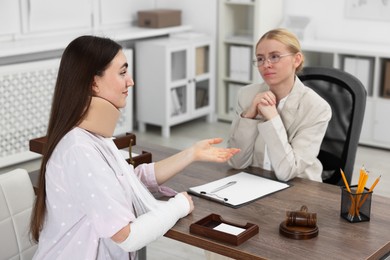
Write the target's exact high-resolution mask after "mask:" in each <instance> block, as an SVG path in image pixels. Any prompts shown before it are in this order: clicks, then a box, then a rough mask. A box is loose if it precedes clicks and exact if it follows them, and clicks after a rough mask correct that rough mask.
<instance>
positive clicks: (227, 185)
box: [210, 181, 237, 193]
mask: <svg viewBox="0 0 390 260" xmlns="http://www.w3.org/2000/svg"><path fill="white" fill-rule="evenodd" d="M236 183H237V182H236V181H231V182H228V183H226V184H225V185H222V186H221V187H218V188H216V189H214V190H212V191H211V192H210V193H215V192H217V191H220V190H222V189H225V188H227V187H230V186H232V185H234V184H236Z"/></svg>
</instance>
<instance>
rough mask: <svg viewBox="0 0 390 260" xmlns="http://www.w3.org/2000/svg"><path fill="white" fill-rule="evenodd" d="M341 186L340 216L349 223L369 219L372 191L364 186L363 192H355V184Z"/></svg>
mask: <svg viewBox="0 0 390 260" xmlns="http://www.w3.org/2000/svg"><path fill="white" fill-rule="evenodd" d="M350 190H351V192H349V191H348V190H347V189H346V187H342V188H341V211H340V216H341V217H342V218H344V219H346V220H347V221H349V222H351V223H357V222H363V221H370V214H371V199H372V191H369V190H368V189H367V188H364V190H363V192H361V193H357V192H356V190H357V185H355V186H351V187H350Z"/></svg>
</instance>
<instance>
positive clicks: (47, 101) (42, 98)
mask: <svg viewBox="0 0 390 260" xmlns="http://www.w3.org/2000/svg"><path fill="white" fill-rule="evenodd" d="M124 52H125V54H126V57H127V60H128V64H129V72H130V73H131V74H132V64H133V58H132V56H133V53H132V50H131V49H126V50H124ZM59 62H60V60H59V59H50V60H40V61H34V62H26V63H20V64H13V65H4V66H0V168H1V167H6V166H10V165H14V164H17V163H21V162H25V161H29V160H32V159H36V158H39V157H40V155H39V154H36V153H33V152H30V151H29V140H30V139H33V138H37V137H41V136H44V135H46V129H47V124H48V120H49V115H50V108H51V101H52V95H53V92H54V86H55V82H56V77H57V71H58V66H59ZM132 97H133V93H132V88H129V95H128V97H127V98H128V100H127V106H126V108H124V109H123V110H122V113H121V117H120V119H119V121H118V124H117V127H116V129H115V132H114V135H120V134H124V133H125V132H131V131H132V130H133V129H132V128H133V124H132V120H133V116H132V114H133V110H132V105H133V104H132V100H133V98H132Z"/></svg>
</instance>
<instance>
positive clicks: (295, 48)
mask: <svg viewBox="0 0 390 260" xmlns="http://www.w3.org/2000/svg"><path fill="white" fill-rule="evenodd" d="M265 39H268V40H276V41H278V42H281V43H283V44H284V45H286V46H287V48H288V49H289V51H290V52H291V53H298V52H300V53H301V54H302V61H301V64H299V66H298V67H297V68H296V73H298V72H300V71H301V70H302V69H303V63H304V60H305V57H304V55H303V53H302V50H301V44H300V43H299V40H298V38H297V36H296V35H295V34H293V33H292V32H290V31H288V30H287V29H284V28H277V29H273V30H270V31H268V32H266V33H265V34H264V35H263V36H261V38H260V39H259V41H258V42H257V44H256V49H257V46H258V45H259V44H260V42H261V41H263V40H265Z"/></svg>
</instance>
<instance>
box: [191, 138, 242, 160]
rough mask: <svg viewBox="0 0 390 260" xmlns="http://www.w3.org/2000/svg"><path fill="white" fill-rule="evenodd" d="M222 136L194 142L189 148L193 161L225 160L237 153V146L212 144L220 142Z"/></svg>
mask: <svg viewBox="0 0 390 260" xmlns="http://www.w3.org/2000/svg"><path fill="white" fill-rule="evenodd" d="M222 141H223V140H222V138H213V139H205V140H202V141H199V142H197V143H195V144H194V145H193V146H192V147H191V148H192V151H193V155H194V160H195V161H209V162H226V161H227V160H229V159H230V158H231V157H232V156H233V155H235V154H236V153H238V152H239V151H240V149H237V148H221V147H215V146H213V145H215V144H219V143H221V142H222Z"/></svg>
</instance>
